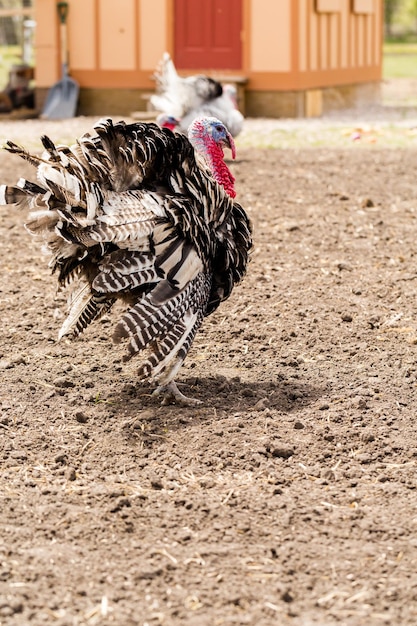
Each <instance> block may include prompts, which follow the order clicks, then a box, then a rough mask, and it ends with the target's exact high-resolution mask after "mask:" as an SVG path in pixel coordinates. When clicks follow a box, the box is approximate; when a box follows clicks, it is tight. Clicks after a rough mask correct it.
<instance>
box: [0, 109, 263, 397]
mask: <svg viewBox="0 0 417 626" xmlns="http://www.w3.org/2000/svg"><path fill="white" fill-rule="evenodd" d="M94 130H95V134H93V135H90V134H89V133H87V134H85V135H83V136H82V137H80V138H79V139H78V140H77V143H76V144H75V145H73V146H71V147H69V146H64V145H62V146H61V145H59V146H55V145H54V143H53V142H52V141H51V139H49V138H48V137H46V136H43V137H42V139H41V141H42V144H43V146H44V148H45V151H44V153H43V155H42V156H41V157H39V156H36V155H34V154H30V153H29V152H27V151H26V150H25V149H24V148H22V147H20V146H18V145H16V144H14V143H13V142H11V141H8V142H7V144H6V146H5V149H6V150H8V151H9V152H11V153H15V154H17V155H19V156H20V157H22V158H24V159H26V160H27V161H29V162H30V163H31V164H33V165H34V166H35V167H36V168H37V182H36V183H35V182H30V181H28V180H25V179H20V180H19V182H18V183H17V185H16V186H6V185H1V186H0V204H14V205H17V206H18V207H21V208H23V209H26V210H27V211H28V219H27V222H26V224H25V226H26V228H27V230H28V231H29V232H30V233H32V234H33V235H37V236H39V237H40V238H41V240H42V241H43V243H44V244H46V246H47V248H48V250H49V252H50V254H51V259H50V263H49V265H50V267H51V268H52V272H56V273H57V277H58V283H59V286H61V287H71V295H70V297H69V307H68V308H69V311H68V316H67V318H66V319H65V321H64V323H63V325H62V328H61V330H60V332H59V339H61V338H62V337H65V336H69V337H76V336H78V335H79V334H80V333H81V332H82V331H83V330H84V329H85V328H86V327H87V326H88V325H89V324H90V323H91V322H93V321H94V320H97V319H99V318H100V317H101V316H102V315H103V314H105V313H107V312H108V311H109V310H110V309H111V307H112V306H113V304H114V303H115V302H116V301H117V300H122V301H123V302H124V303H125V305H126V309H125V311H124V313H123V315H122V317H121V319H120V321H119V322H118V323H117V325H116V326H115V331H114V337H113V338H114V340H115V341H116V342H119V341H122V340H124V339H125V340H127V355H126V357H125V359H126V360H127V359H129V358H131V357H132V356H134V355H135V354H137V353H141V356H142V362H141V365H140V367H139V372H138V374H139V379H140V380H142V381H146V380H148V381H153V382H154V383H155V384H156V385H157V388H156V389H155V392H154V393H155V394H158V395H161V397H162V403H163V404H167V403H169V402H172V401H176V402H178V403H182V404H185V405H193V404H199V403H200V401H199V400H195V399H192V398H187V397H186V396H185V395H183V394H182V393H181V392H180V391H179V389H178V387H177V385H176V383H175V380H174V379H175V377H176V375H177V373H178V370H179V369H180V367H181V365H182V363H183V361H184V359H185V357H186V356H187V353H188V351H189V348H190V346H191V344H192V342H193V339H194V336H195V334H196V332H197V330H198V329H199V327H200V325H201V323H202V321H203V319H204V317H205V316H207V315H209V314H210V313H212V312H213V311H215V310H216V308H217V307H218V306H219V304H220V303H221V302H222V301H223V300H225V299H226V298H228V297H229V296H230V294H231V291H232V289H233V286H234V285H235V284H236V283H238V282H239V281H240V280H241V278H242V277H243V275H244V274H245V271H246V266H247V262H248V258H249V253H250V249H251V247H252V237H251V225H250V222H249V219H248V217H247V215H246V213H245V211H244V210H243V208H242V207H241V206H240V204H238V203H237V202H236V201H235V200H234V199H233V198H234V197H235V195H236V193H235V189H234V177H233V175H232V174H231V172H230V170H229V169H228V167H227V166H226V164H225V162H224V158H223V147H228V148H230V149H231V151H232V156H233V157H234V156H235V147H234V143H233V139H232V137H231V135H230V133H229V132H228V131H227V129H226V128H225V126H224V124H222V123H221V122H220V121H219V120H217V119H214V118H204V119H198V120H196V121H194V122H193V124H192V125H191V127H190V130H189V138H187V137H185V136H184V135H182V134H174V133H172V132H171V131H170V130H167V129H161V128H160V127H159V126H157V124H154V123H135V124H126V123H124V122H117V123H113V122H112V120H111V119H103V120H100V121H99V122H98V123H97V124H96V125H95V127H94Z"/></svg>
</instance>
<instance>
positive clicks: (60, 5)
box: [56, 2, 69, 74]
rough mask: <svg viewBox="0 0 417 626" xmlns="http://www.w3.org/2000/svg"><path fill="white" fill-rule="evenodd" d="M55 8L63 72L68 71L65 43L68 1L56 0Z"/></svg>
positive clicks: (66, 46)
mask: <svg viewBox="0 0 417 626" xmlns="http://www.w3.org/2000/svg"><path fill="white" fill-rule="evenodd" d="M56 8H57V10H58V16H59V22H60V24H59V30H60V33H59V34H60V40H61V63H62V67H63V72H64V74H67V72H68V45H67V17H68V9H69V6H68V2H57V5H56Z"/></svg>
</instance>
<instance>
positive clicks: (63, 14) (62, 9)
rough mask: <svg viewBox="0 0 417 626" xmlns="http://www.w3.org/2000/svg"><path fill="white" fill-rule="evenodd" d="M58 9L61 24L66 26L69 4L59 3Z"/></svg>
mask: <svg viewBox="0 0 417 626" xmlns="http://www.w3.org/2000/svg"><path fill="white" fill-rule="evenodd" d="M56 8H57V9H58V15H59V21H60V22H61V24H65V22H66V21H67V16H68V8H69V7H68V2H58V3H57V5H56Z"/></svg>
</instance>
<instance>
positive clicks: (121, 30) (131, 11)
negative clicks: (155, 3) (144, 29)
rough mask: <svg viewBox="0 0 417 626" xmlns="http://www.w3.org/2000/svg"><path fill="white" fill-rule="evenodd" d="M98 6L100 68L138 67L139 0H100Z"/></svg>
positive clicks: (121, 68)
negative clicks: (137, 11)
mask: <svg viewBox="0 0 417 626" xmlns="http://www.w3.org/2000/svg"><path fill="white" fill-rule="evenodd" d="M98 6H99V12H98V27H99V68H100V69H102V70H134V69H136V66H137V59H136V43H135V42H136V41H137V37H138V35H137V31H136V25H137V20H136V7H137V2H136V0H117V2H114V0H100V2H99V5H98Z"/></svg>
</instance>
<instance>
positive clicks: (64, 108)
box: [41, 2, 80, 120]
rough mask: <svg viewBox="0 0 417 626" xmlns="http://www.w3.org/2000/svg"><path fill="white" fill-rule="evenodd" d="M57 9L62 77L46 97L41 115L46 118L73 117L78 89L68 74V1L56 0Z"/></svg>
mask: <svg viewBox="0 0 417 626" xmlns="http://www.w3.org/2000/svg"><path fill="white" fill-rule="evenodd" d="M57 9H58V15H59V21H60V25H59V28H60V40H61V62H62V78H61V80H59V81H58V82H57V83H55V85H52V87H51V88H50V90H49V92H48V95H47V97H46V101H45V104H44V107H43V111H42V115H41V117H42V118H44V119H48V120H60V119H64V118H67V117H74V115H75V110H76V108H77V102H78V93H79V91H80V87H79V85H78V83H77V82H76V81H75V80H73V79H72V78H70V77H69V76H68V46H67V16H68V2H58V3H57Z"/></svg>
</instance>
